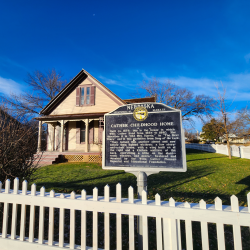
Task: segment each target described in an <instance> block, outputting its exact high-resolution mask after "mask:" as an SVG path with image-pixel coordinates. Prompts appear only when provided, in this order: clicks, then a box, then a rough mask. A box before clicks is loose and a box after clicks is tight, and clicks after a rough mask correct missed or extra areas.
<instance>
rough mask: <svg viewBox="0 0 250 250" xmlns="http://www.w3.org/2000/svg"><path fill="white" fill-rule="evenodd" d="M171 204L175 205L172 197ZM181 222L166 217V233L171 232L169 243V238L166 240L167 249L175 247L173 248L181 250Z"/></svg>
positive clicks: (171, 205)
mask: <svg viewBox="0 0 250 250" xmlns="http://www.w3.org/2000/svg"><path fill="white" fill-rule="evenodd" d="M169 206H170V207H175V200H174V199H173V198H172V197H171V198H170V199H169ZM178 226H179V223H178V221H177V220H176V219H166V218H165V219H164V231H165V232H164V235H165V236H166V235H167V232H170V233H169V236H168V237H167V238H169V243H168V242H167V238H166V240H165V239H164V240H165V241H164V244H165V245H166V249H171V250H172V249H173V250H181V245H180V242H179V230H178Z"/></svg>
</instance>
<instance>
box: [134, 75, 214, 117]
mask: <svg viewBox="0 0 250 250" xmlns="http://www.w3.org/2000/svg"><path fill="white" fill-rule="evenodd" d="M148 95H150V96H156V101H157V102H161V103H165V104H166V105H168V106H170V107H173V108H176V109H180V110H181V111H182V118H183V120H187V121H191V120H192V118H191V117H192V116H196V117H199V118H201V119H203V117H204V116H207V115H209V114H211V113H212V112H213V107H214V104H215V101H214V99H213V98H211V97H209V96H206V95H194V93H193V92H192V91H190V90H188V89H187V88H181V87H179V86H177V85H175V84H174V83H172V82H171V81H169V80H168V81H165V82H160V81H159V79H157V78H153V79H152V80H149V81H145V80H144V81H143V82H142V83H140V84H138V86H137V89H136V92H135V93H134V94H133V95H132V96H133V97H134V96H137V97H138V96H140V97H143V96H148Z"/></svg>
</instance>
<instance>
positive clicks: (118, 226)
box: [116, 183, 122, 250]
mask: <svg viewBox="0 0 250 250" xmlns="http://www.w3.org/2000/svg"><path fill="white" fill-rule="evenodd" d="M121 201H122V185H121V184H120V183H118V184H117V185H116V202H119V203H120V202H121ZM116 248H117V250H122V215H121V213H116Z"/></svg>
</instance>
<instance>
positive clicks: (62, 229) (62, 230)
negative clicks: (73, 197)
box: [59, 194, 65, 247]
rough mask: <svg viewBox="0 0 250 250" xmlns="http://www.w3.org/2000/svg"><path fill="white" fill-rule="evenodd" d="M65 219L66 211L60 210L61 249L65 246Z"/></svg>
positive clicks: (62, 195)
mask: <svg viewBox="0 0 250 250" xmlns="http://www.w3.org/2000/svg"><path fill="white" fill-rule="evenodd" d="M64 198H65V196H64V194H61V195H60V199H64ZM64 217H65V209H64V208H60V215H59V247H63V246H64Z"/></svg>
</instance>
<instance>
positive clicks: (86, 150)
mask: <svg viewBox="0 0 250 250" xmlns="http://www.w3.org/2000/svg"><path fill="white" fill-rule="evenodd" d="M85 128H86V129H85V152H89V119H85Z"/></svg>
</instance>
